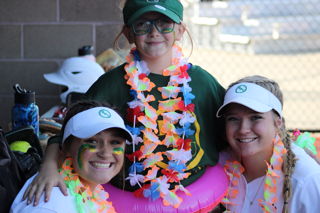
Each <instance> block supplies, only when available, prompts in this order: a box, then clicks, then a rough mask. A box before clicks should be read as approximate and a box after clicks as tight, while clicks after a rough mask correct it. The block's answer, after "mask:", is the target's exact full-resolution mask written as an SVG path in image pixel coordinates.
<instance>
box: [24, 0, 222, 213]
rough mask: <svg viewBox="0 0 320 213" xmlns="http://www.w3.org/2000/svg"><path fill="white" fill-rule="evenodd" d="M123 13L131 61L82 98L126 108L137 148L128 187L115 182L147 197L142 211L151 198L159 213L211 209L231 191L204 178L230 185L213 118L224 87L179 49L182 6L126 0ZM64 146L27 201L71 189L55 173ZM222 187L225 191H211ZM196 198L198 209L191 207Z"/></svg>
mask: <svg viewBox="0 0 320 213" xmlns="http://www.w3.org/2000/svg"><path fill="white" fill-rule="evenodd" d="M122 12H123V19H124V26H123V28H122V31H121V33H120V34H119V35H118V36H117V38H116V40H115V43H114V44H115V46H116V45H117V40H118V38H119V37H120V36H121V35H124V36H125V37H126V39H127V41H128V42H129V44H131V45H132V49H131V51H130V53H129V54H128V55H127V57H126V60H127V62H126V63H124V64H123V65H121V66H119V67H116V68H115V69H113V70H111V71H108V72H107V73H105V74H104V75H102V76H101V77H100V78H99V79H98V80H97V81H96V82H95V83H94V84H93V85H92V86H91V88H90V89H89V90H88V91H87V93H86V94H85V95H84V99H91V100H103V101H107V102H109V103H113V104H115V105H117V106H118V107H119V108H120V109H124V110H123V111H124V113H126V118H125V122H126V127H127V129H128V130H130V131H131V133H132V134H133V137H134V141H133V143H127V145H128V147H127V154H126V159H125V160H126V162H125V165H124V166H125V171H126V174H125V176H126V179H125V180H126V181H125V185H124V186H123V185H122V183H123V180H122V179H121V175H118V176H116V177H115V178H113V179H112V180H111V181H110V183H111V184H113V185H114V186H116V187H118V188H119V189H122V188H123V187H124V189H125V191H132V192H133V193H132V196H133V195H135V196H136V197H142V198H140V199H143V200H145V202H146V203H144V204H141V205H149V204H150V205H152V203H153V202H149V200H150V201H155V202H154V203H156V202H160V203H161V205H162V207H161V208H167V209H171V208H172V209H178V210H182V211H183V210H184V211H188V210H187V209H190V206H193V209H194V211H205V210H208V209H210V208H213V207H214V205H216V204H217V203H218V202H219V199H220V198H221V199H222V198H223V195H224V193H225V190H226V189H227V186H224V185H223V184H221V182H219V181H209V183H208V184H209V185H208V184H207V183H205V184H204V183H203V182H202V181H201V180H198V179H199V178H202V177H205V176H206V175H207V176H208V175H209V174H210V171H209V170H210V169H215V170H214V171H215V172H214V175H213V176H212V175H210V177H211V178H213V179H214V178H217V179H219V180H222V182H223V181H227V178H226V174H225V172H224V171H223V169H222V167H221V166H220V165H219V164H217V163H218V161H219V155H218V153H219V149H218V147H219V146H221V145H222V143H223V139H222V131H221V130H220V129H221V128H223V119H219V118H216V117H215V112H216V111H217V110H218V109H219V107H220V106H221V105H222V103H223V98H224V94H225V89H224V88H223V87H222V86H221V85H220V84H219V83H218V82H217V80H216V79H215V78H214V77H213V76H212V75H211V74H209V73H208V72H207V71H205V70H204V69H202V68H201V67H199V66H196V65H193V64H191V63H189V62H188V58H185V57H184V56H183V53H182V50H181V48H180V47H179V45H178V44H177V43H176V42H177V41H180V40H181V38H182V36H183V35H184V33H185V31H186V27H185V24H184V23H183V6H182V4H181V2H180V1H178V0H127V1H125V2H124V7H123V10H122ZM59 144H61V136H56V137H54V138H51V140H50V141H49V146H48V149H47V151H46V153H47V154H46V155H47V156H46V157H45V160H44V162H43V167H42V169H41V171H40V173H39V175H38V177H36V178H35V180H34V181H33V183H32V184H31V185H30V187H29V188H28V189H27V191H26V193H25V197H27V196H28V197H29V198H28V200H29V203H31V200H32V198H33V196H34V195H35V201H34V204H35V205H36V204H37V202H38V200H39V194H41V193H42V191H43V190H45V191H46V199H47V200H48V199H49V194H50V192H51V189H52V187H53V186H55V185H58V186H59V187H60V188H61V190H62V191H64V190H65V186H64V185H63V184H62V182H63V181H62V179H61V177H60V176H59V175H58V174H57V173H56V172H55V170H54V169H53V168H55V167H56V165H57V163H56V162H57V159H58V158H59V148H58V147H59ZM219 168H221V169H219ZM190 184H192V186H198V192H195V191H191V190H190V191H188V189H190V188H188V187H189V185H190ZM220 185H222V188H221V191H219V190H212V189H214V188H215V187H217V186H220ZM207 191H208V192H210V193H211V191H214V193H217V194H214V195H212V196H210V197H211V198H208V199H207V197H206V198H205V199H202V198H201V197H200V194H201V193H200V192H202V193H204V192H207ZM40 192H41V193H40ZM109 194H110V199H112V193H111V192H109ZM190 194H191V196H190V198H192V199H190V200H192V202H193V203H192V202H191V201H190V202H191V203H190V202H189V201H187V197H189V195H190ZM116 200H117V199H116ZM118 200H121V199H118ZM205 200H207V201H205ZM112 202H113V204H114V207H115V210H116V211H117V208H118V207H117V204H116V203H115V202H114V201H112ZM201 202H205V204H203V205H202V204H201ZM162 203H163V204H162ZM199 203H200V204H199ZM119 205H120V204H119ZM129 208H131V209H132V208H133V207H128V209H129ZM146 208H148V207H146ZM150 208H151V207H150ZM128 211H129V210H128ZM192 211H193V210H192ZM192 211H191V210H190V211H189V212H192Z"/></svg>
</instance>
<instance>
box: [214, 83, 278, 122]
mask: <svg viewBox="0 0 320 213" xmlns="http://www.w3.org/2000/svg"><path fill="white" fill-rule="evenodd" d="M230 103H237V104H241V105H244V106H246V107H248V108H250V109H252V110H254V111H256V112H268V111H270V110H272V109H274V110H275V111H276V112H277V113H278V114H279V116H280V117H281V118H282V105H281V102H280V101H279V99H278V98H277V97H276V96H275V95H274V94H272V93H271V92H270V91H269V90H267V89H265V88H263V87H261V86H259V85H257V84H254V83H248V82H242V83H239V84H236V85H234V86H232V87H231V88H230V89H229V90H228V92H227V94H226V95H225V97H224V102H223V105H222V107H220V109H219V110H218V112H217V117H220V116H222V115H223V114H224V110H225V106H226V105H228V104H230Z"/></svg>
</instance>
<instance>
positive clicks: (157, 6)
mask: <svg viewBox="0 0 320 213" xmlns="http://www.w3.org/2000/svg"><path fill="white" fill-rule="evenodd" d="M154 7H156V8H158V9H160V10H166V8H164V7H162V6H160V5H154Z"/></svg>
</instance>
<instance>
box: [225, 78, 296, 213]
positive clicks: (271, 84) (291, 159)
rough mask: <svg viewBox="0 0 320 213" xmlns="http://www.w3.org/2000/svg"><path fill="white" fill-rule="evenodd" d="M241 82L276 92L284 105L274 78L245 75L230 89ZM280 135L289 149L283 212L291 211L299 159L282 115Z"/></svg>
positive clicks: (285, 172)
mask: <svg viewBox="0 0 320 213" xmlns="http://www.w3.org/2000/svg"><path fill="white" fill-rule="evenodd" d="M241 82H248V83H254V84H257V85H259V86H261V87H263V88H265V89H267V90H269V91H270V92H271V93H272V94H274V95H275V96H276V97H277V98H278V99H279V101H280V102H281V105H282V106H283V94H282V92H281V90H280V87H279V84H278V83H277V82H276V81H274V80H272V79H268V78H266V77H263V76H259V75H253V76H248V77H244V78H242V79H240V80H238V81H236V82H234V83H232V84H231V85H229V88H228V90H229V89H230V88H231V87H232V86H233V85H235V84H238V83H241ZM273 112H274V113H275V114H276V115H277V116H279V115H278V114H277V113H276V111H274V110H273ZM279 131H280V137H281V140H282V142H283V144H284V146H285V148H286V149H287V153H286V154H285V155H284V156H283V157H282V159H283V164H282V171H283V173H284V174H285V176H284V177H285V180H284V184H283V200H284V205H283V209H282V212H283V213H287V212H289V209H288V200H289V199H290V198H291V197H292V183H291V175H292V174H293V172H294V166H295V163H296V161H297V159H296V156H295V154H294V153H293V151H292V150H291V142H292V141H291V137H290V135H289V132H288V131H287V130H286V126H285V119H284V117H282V126H281V128H280V130H279Z"/></svg>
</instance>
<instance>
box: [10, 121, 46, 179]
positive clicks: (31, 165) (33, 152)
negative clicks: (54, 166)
mask: <svg viewBox="0 0 320 213" xmlns="http://www.w3.org/2000/svg"><path fill="white" fill-rule="evenodd" d="M5 137H6V139H7V141H8V144H9V145H10V144H11V143H13V142H15V141H27V142H28V143H29V144H30V146H31V148H29V149H28V151H27V152H26V153H24V152H20V151H13V154H14V155H15V156H16V158H17V160H18V162H19V164H20V167H21V169H22V171H23V173H24V175H25V177H26V179H27V180H28V179H29V178H30V177H32V176H33V175H34V174H36V173H37V172H38V171H39V170H40V166H41V163H42V159H43V156H44V151H43V148H42V146H41V144H40V140H39V138H38V136H37V134H36V133H35V131H34V129H33V127H32V126H30V125H29V126H25V127H22V128H19V129H16V130H12V131H10V132H7V133H5Z"/></svg>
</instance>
